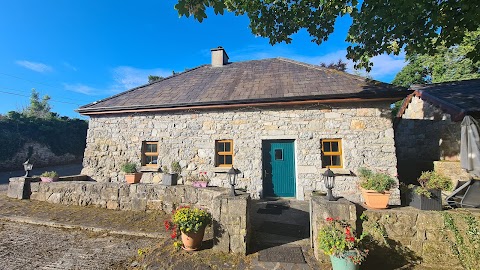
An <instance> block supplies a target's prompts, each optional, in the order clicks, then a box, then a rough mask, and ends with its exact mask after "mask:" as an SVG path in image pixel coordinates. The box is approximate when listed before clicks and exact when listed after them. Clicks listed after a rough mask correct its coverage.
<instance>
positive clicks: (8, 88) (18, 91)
mask: <svg viewBox="0 0 480 270" xmlns="http://www.w3.org/2000/svg"><path fill="white" fill-rule="evenodd" d="M0 88H3V89H4V90H5V89H6V90H10V91H14V92H17V93H21V94H24V93H25V91H22V90H18V89H13V88H10V87H5V86H0ZM47 95H48V93H47ZM50 98H52V97H50ZM58 99H65V100H73V101H78V99H73V98H64V97H62V98H58V97H56V98H55V100H58ZM80 101H82V102H85V103H89V102H91V101H86V100H80Z"/></svg>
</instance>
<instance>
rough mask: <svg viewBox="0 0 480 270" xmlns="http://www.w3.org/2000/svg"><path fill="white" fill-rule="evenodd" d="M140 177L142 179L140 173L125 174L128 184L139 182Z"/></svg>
mask: <svg viewBox="0 0 480 270" xmlns="http://www.w3.org/2000/svg"><path fill="white" fill-rule="evenodd" d="M140 179H142V173H132V174H125V181H126V182H127V183H129V184H136V183H140Z"/></svg>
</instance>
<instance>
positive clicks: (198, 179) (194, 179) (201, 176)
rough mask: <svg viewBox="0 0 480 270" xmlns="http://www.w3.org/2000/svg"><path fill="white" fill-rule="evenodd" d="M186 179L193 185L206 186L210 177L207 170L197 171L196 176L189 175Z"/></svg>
mask: <svg viewBox="0 0 480 270" xmlns="http://www.w3.org/2000/svg"><path fill="white" fill-rule="evenodd" d="M188 181H189V182H191V183H192V186H194V187H200V188H204V187H207V186H208V183H209V182H210V179H209V178H208V175H207V172H199V173H198V176H192V175H190V176H189V178H188Z"/></svg>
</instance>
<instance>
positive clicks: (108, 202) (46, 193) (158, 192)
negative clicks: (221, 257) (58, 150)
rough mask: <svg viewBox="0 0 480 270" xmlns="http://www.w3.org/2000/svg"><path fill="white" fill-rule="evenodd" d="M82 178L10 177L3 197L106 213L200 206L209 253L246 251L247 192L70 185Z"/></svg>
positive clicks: (167, 209)
mask: <svg viewBox="0 0 480 270" xmlns="http://www.w3.org/2000/svg"><path fill="white" fill-rule="evenodd" d="M83 177H84V176H72V177H63V178H62V180H64V181H59V182H53V183H43V182H39V180H38V179H37V178H23V177H16V178H10V184H9V189H8V193H7V195H8V196H9V197H10V198H15V199H31V200H37V201H46V202H49V203H58V204H65V205H78V206H89V205H91V206H96V207H101V208H107V209H111V210H132V211H158V210H160V211H164V212H166V213H170V212H171V211H172V210H173V209H176V208H177V207H178V206H183V205H191V206H196V207H201V208H204V209H207V210H208V211H209V212H210V213H212V217H213V232H214V244H215V245H214V249H215V250H218V251H222V252H234V253H243V254H245V253H246V252H247V246H248V244H249V239H248V237H247V236H248V235H251V233H250V231H249V230H250V229H251V227H250V223H249V222H250V220H249V217H248V209H249V207H250V196H249V194H239V195H238V196H236V197H230V196H229V195H226V194H228V192H229V190H227V189H224V188H219V187H209V188H194V187H191V186H184V185H178V186H163V185H158V184H136V185H128V184H126V183H98V182H93V181H76V180H78V179H81V178H83ZM159 228H161V226H160V225H159Z"/></svg>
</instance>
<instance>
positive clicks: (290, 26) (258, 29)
mask: <svg viewBox="0 0 480 270" xmlns="http://www.w3.org/2000/svg"><path fill="white" fill-rule="evenodd" d="M208 8H212V9H213V10H214V12H215V14H223V13H224V11H225V10H227V11H231V12H233V13H234V14H235V15H243V14H246V15H247V16H248V18H249V19H250V29H251V30H252V33H253V34H255V35H258V36H262V37H266V38H268V39H269V40H270V44H272V45H273V44H276V43H280V42H286V43H290V42H291V41H292V35H293V34H295V33H297V32H298V31H299V30H301V29H305V30H306V31H307V32H308V33H309V34H310V36H311V37H312V41H313V42H315V43H317V44H321V43H322V42H323V41H326V40H327V39H328V36H329V35H330V34H331V33H332V32H333V30H334V24H335V21H336V20H337V18H339V17H342V16H345V15H349V16H351V17H352V19H353V23H352V25H351V26H350V29H349V31H348V35H347V39H346V41H347V42H350V43H351V45H350V46H349V47H348V48H347V57H348V58H349V59H352V60H354V62H355V68H366V70H367V71H370V69H371V67H372V65H373V64H372V63H371V61H370V58H371V57H373V56H376V55H380V54H383V53H388V54H392V53H393V54H399V53H400V51H401V50H402V49H404V50H405V51H406V53H407V55H413V54H429V55H433V54H435V53H436V50H437V47H438V46H440V45H444V46H446V47H447V48H448V47H451V46H453V45H455V44H459V43H460V42H461V41H462V40H463V39H464V38H465V34H466V33H467V32H468V31H475V30H477V29H478V28H479V27H480V16H478V10H480V1H478V0H456V1H451V0H449V1H438V0H416V1H408V0H395V1H391V0H364V1H363V2H362V3H361V4H359V1H357V0H312V1H298V0H279V1H272V0H248V1H245V0H178V2H177V4H176V5H175V9H176V10H177V11H178V14H179V15H180V16H186V17H189V16H193V17H194V18H195V19H196V20H198V21H199V22H202V21H203V19H205V18H207V14H206V10H207V9H208ZM466 56H467V57H468V58H471V59H473V60H474V61H477V60H479V59H480V40H479V39H477V40H476V41H475V44H474V50H473V51H472V52H470V53H468V54H467V55H466Z"/></svg>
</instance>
